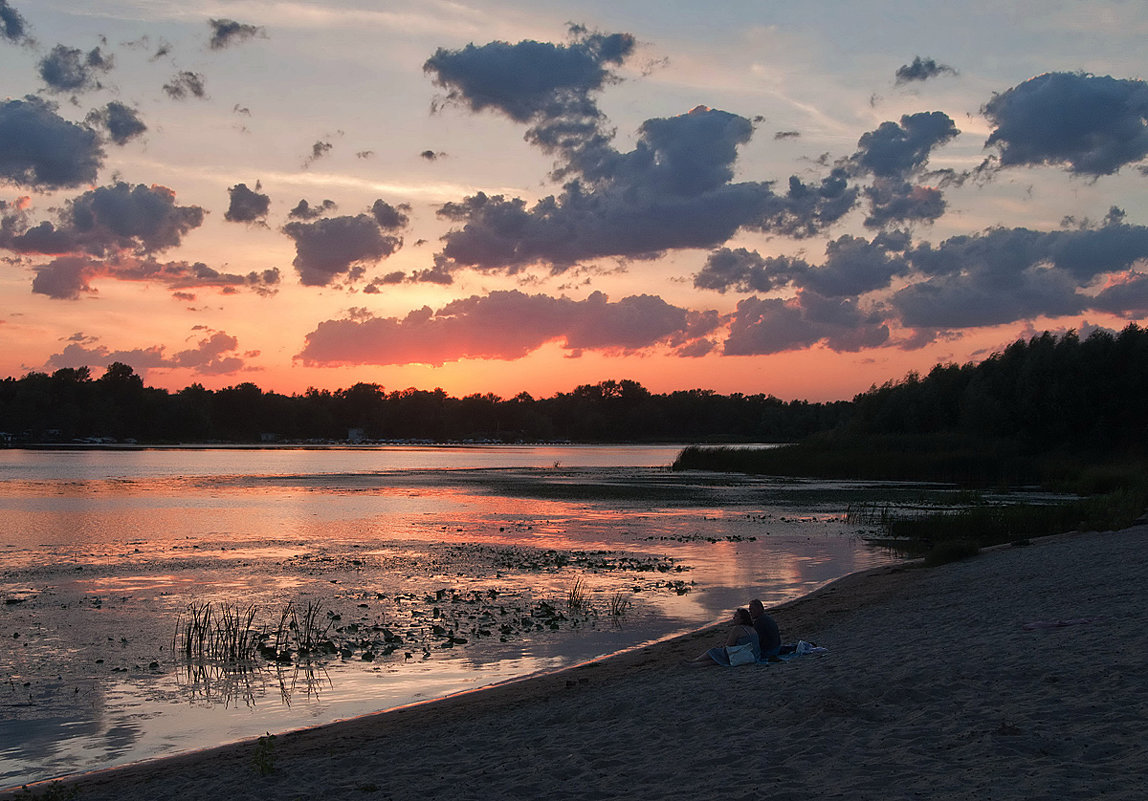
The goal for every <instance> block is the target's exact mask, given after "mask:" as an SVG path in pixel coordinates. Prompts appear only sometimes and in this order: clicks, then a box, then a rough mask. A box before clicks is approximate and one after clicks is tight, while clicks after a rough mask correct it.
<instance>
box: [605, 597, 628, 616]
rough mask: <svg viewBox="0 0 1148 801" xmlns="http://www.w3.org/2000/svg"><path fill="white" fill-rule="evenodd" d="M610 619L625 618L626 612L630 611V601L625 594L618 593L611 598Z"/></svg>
mask: <svg viewBox="0 0 1148 801" xmlns="http://www.w3.org/2000/svg"><path fill="white" fill-rule="evenodd" d="M608 608H609V611H610V617H613V618H624V617H625V616H626V612H628V611H629V609H630V599H629V598H628V597H627V596H626V593H624V592H616V593H614V594H613V595H611V596H610V601H609V607H608Z"/></svg>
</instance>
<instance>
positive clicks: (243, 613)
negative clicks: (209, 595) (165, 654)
mask: <svg viewBox="0 0 1148 801" xmlns="http://www.w3.org/2000/svg"><path fill="white" fill-rule="evenodd" d="M256 612H257V608H256V606H255V605H254V604H249V605H247V606H240V605H239V604H231V603H219V604H213V603H212V602H210V601H192V602H191V603H189V604H188V605H187V608H186V609H185V610H184V611H183V612H181V613H180V615H179V616H178V617H177V618H176V623H175V632H174V634H173V635H172V639H171V650H172V653H177V654H181V655H182V656H183V657H184V658H185V659H187V660H195V661H213V662H242V661H246V660H250V659H253V658H254V657H255V655H256V653H257V651H258V643H259V632H258V631H256V629H255V627H254V621H255V615H256Z"/></svg>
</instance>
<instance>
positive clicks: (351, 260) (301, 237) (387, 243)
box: [283, 214, 403, 286]
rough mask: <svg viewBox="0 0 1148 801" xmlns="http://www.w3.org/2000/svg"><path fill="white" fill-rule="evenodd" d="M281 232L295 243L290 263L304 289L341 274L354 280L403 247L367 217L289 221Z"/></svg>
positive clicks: (330, 282)
mask: <svg viewBox="0 0 1148 801" xmlns="http://www.w3.org/2000/svg"><path fill="white" fill-rule="evenodd" d="M283 233H285V234H287V236H289V237H291V238H292V239H293V240H295V259H294V261H293V262H292V264H294V265H295V269H296V270H297V271H298V273H299V280H300V281H301V282H302V283H303V284H304V285H305V286H328V285H330V284H332V283H334V282H335V281H336V280H337V279H339V278H340V277H341V276H344V275H346V276H347V277H348V278H349V279H350V280H352V281H353V280H355V279H357V278H359V277H361V276H362V275H363V273H364V272H365V271H366V265H367V264H368V263H371V264H373V263H375V262H378V261H379V260H381V259H384V258H386V257H387V256H390V255H391V254H392V253H394V252H395V251H397V250H398V249H399V248H400V247H402V244H403V240H402V239H401V238H400V237H396V236H384V235H383V232H382V231H381V230H380V228H379V222H378V220H376V219H375V217H374V216H373V215H370V214H358V215H354V216H343V217H328V218H325V219H320V220H315V221H314V222H289V223H287V224H286V225H284V226H283Z"/></svg>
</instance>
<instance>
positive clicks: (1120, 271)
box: [694, 210, 1148, 355]
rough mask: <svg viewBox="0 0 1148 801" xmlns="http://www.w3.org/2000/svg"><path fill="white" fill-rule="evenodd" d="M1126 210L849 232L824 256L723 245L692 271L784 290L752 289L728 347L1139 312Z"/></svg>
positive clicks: (745, 286) (1142, 232) (868, 341)
mask: <svg viewBox="0 0 1148 801" xmlns="http://www.w3.org/2000/svg"><path fill="white" fill-rule="evenodd" d="M1118 211H1119V210H1115V211H1114V212H1110V213H1109V214H1108V215H1107V216H1106V217H1105V222H1104V224H1103V225H1100V226H1092V227H1081V228H1076V229H1071V230H1056V231H1035V230H1030V229H1026V228H993V229H989V230H986V231H984V232H981V233H978V234H973V235H968V236H957V237H952V238H950V239H948V240H945V241H943V242H942V243H940V244H939V245H933V244H930V243H921V244H917V245H915V246H914V245H913V244H912V242H911V240H910V238H909V236H908V234H907V233H906V232H904V231H892V232H886V233H882V234H879V235H878V236H876V237H874V238H873V239H872V240H866V239H864V238H862V237H854V236H848V235H847V236H842V237H840V238H838V239H836V240H833V241H831V242H829V243H828V245H827V246H826V250H825V258H824V260H823V261H822V263H821V264H816V265H815V264H811V263H809V262H808V261H806V260H805V259H803V258H794V257H787V256H778V257H763V256H761V255H760V254H758V253H756V252H754V251H748V250H745V249H740V248H739V249H736V250H731V249H728V248H721V249H719V250H716V251H714V252H712V253H711V254H710V256H709V257H708V259H707V260H706V263H705V265H704V266H703V268H702V270H701V271H700V272H699V273H698V274H697V275H695V276H694V286H696V287H698V288H699V289H714V290H717V291H720V292H725V291H729V290H734V291H738V292H758V293H779V292H782V291H784V290H790V291H791V292H792V293H793V294H792V296H791V297H788V298H768V299H760V298H756V297H755V298H748V299H746V301H743V302H742V303H739V306H738V311H737V312H736V313H735V314H734V316H733V319H732V320H731V323H730V335H729V341H728V342H727V343H726V345H725V348H724V352H725V353H727V354H730V355H739V354H748V353H774V352H778V351H779V350H789V349H797V348H804V347H809V346H811V345H814V344H817V343H821V344H823V345H825V346H826V347H829V348H832V349H834V350H853V349H856V348H858V347H874V346H877V345H880V344H882V343H885V342H886V341H888V340H889V338H890V331H891V327H890V326H892V325H893V324H895V325H896V326H897V327H898V328H899V329H901V330H904V331H908V330H910V329H911V330H912V331H913V332H914V333H910V334H909V335H908V337H907V338H904V339H902V340H901V341H900V342H898V343H897V344H898V346H900V347H903V348H915V347H922V346H924V345H926V344H928V343H929V342H931V341H935V340H937V339H938V338H944V337H947V336H950V335H951V334H952V332H957V331H960V330H963V329H967V328H973V327H979V326H991V325H1002V324H1007V323H1015V322H1022V321H1029V320H1034V319H1038V318H1041V317H1057V316H1064V315H1074V314H1080V313H1083V312H1088V311H1096V312H1107V313H1110V314H1116V315H1120V316H1124V317H1126V318H1128V319H1138V318H1139V317H1141V316H1143V315H1144V314H1145V313H1148V309H1146V305H1148V277H1146V275H1145V273H1146V272H1148V227H1145V226H1138V225H1128V224H1125V223H1124V222H1123V217H1122V215H1120V214H1119V213H1117V212H1118Z"/></svg>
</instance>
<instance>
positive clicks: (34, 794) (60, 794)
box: [13, 782, 80, 801]
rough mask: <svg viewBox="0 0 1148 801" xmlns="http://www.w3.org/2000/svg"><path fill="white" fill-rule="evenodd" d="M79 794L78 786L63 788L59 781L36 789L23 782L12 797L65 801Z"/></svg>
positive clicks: (40, 800) (33, 800) (20, 800)
mask: <svg viewBox="0 0 1148 801" xmlns="http://www.w3.org/2000/svg"><path fill="white" fill-rule="evenodd" d="M79 794H80V788H79V787H69V788H68V789H66V790H65V789H64V788H63V787H61V786H60V784H59V782H52V783H51V784H49V785H47V787H43V788H41V787H38V788H37V789H36V790H32V789H31V788H29V787H28V785H26V784H25V785H24V786H23V787H21V788H20V791H19V792H18V793H16V795H15V796H13V797H14V798H16V799H19V801H67V799H71V798H76V797H77V796H79Z"/></svg>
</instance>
